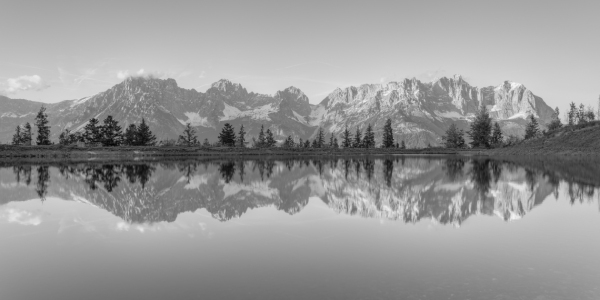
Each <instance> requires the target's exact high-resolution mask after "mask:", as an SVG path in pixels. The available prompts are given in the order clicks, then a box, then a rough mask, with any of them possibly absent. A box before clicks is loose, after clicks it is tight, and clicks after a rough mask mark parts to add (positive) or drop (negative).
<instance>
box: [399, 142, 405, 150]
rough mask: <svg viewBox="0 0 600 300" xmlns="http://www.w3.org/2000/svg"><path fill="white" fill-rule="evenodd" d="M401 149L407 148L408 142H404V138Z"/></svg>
mask: <svg viewBox="0 0 600 300" xmlns="http://www.w3.org/2000/svg"><path fill="white" fill-rule="evenodd" d="M400 149H406V144H405V143H404V140H402V144H400Z"/></svg>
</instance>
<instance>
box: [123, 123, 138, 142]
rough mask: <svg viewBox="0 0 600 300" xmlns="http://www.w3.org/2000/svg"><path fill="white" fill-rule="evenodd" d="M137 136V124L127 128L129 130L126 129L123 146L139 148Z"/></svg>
mask: <svg viewBox="0 0 600 300" xmlns="http://www.w3.org/2000/svg"><path fill="white" fill-rule="evenodd" d="M137 136H138V132H137V126H135V124H133V123H131V124H129V126H127V129H125V134H124V135H123V144H125V145H127V146H137V145H138V141H137Z"/></svg>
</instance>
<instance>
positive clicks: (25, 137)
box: [21, 122, 32, 146]
mask: <svg viewBox="0 0 600 300" xmlns="http://www.w3.org/2000/svg"><path fill="white" fill-rule="evenodd" d="M31 135H32V133H31V124H29V122H27V123H25V126H23V128H22V129H21V145H29V146H31V140H32V138H31Z"/></svg>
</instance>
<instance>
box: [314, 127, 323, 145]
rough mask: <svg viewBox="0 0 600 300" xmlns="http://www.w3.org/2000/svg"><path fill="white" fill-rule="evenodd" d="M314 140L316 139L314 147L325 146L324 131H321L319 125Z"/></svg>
mask: <svg viewBox="0 0 600 300" xmlns="http://www.w3.org/2000/svg"><path fill="white" fill-rule="evenodd" d="M315 141H316V144H315V145H316V147H315V148H323V146H325V133H324V132H323V128H321V127H319V131H318V132H317V136H316V137H315Z"/></svg>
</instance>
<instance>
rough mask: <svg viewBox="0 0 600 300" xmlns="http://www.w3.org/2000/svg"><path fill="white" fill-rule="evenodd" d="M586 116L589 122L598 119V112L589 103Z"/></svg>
mask: <svg viewBox="0 0 600 300" xmlns="http://www.w3.org/2000/svg"><path fill="white" fill-rule="evenodd" d="M585 118H586V119H587V121H588V122H592V121H594V120H595V119H596V113H594V109H593V108H592V106H591V105H588V107H587V109H586V111H585Z"/></svg>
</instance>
